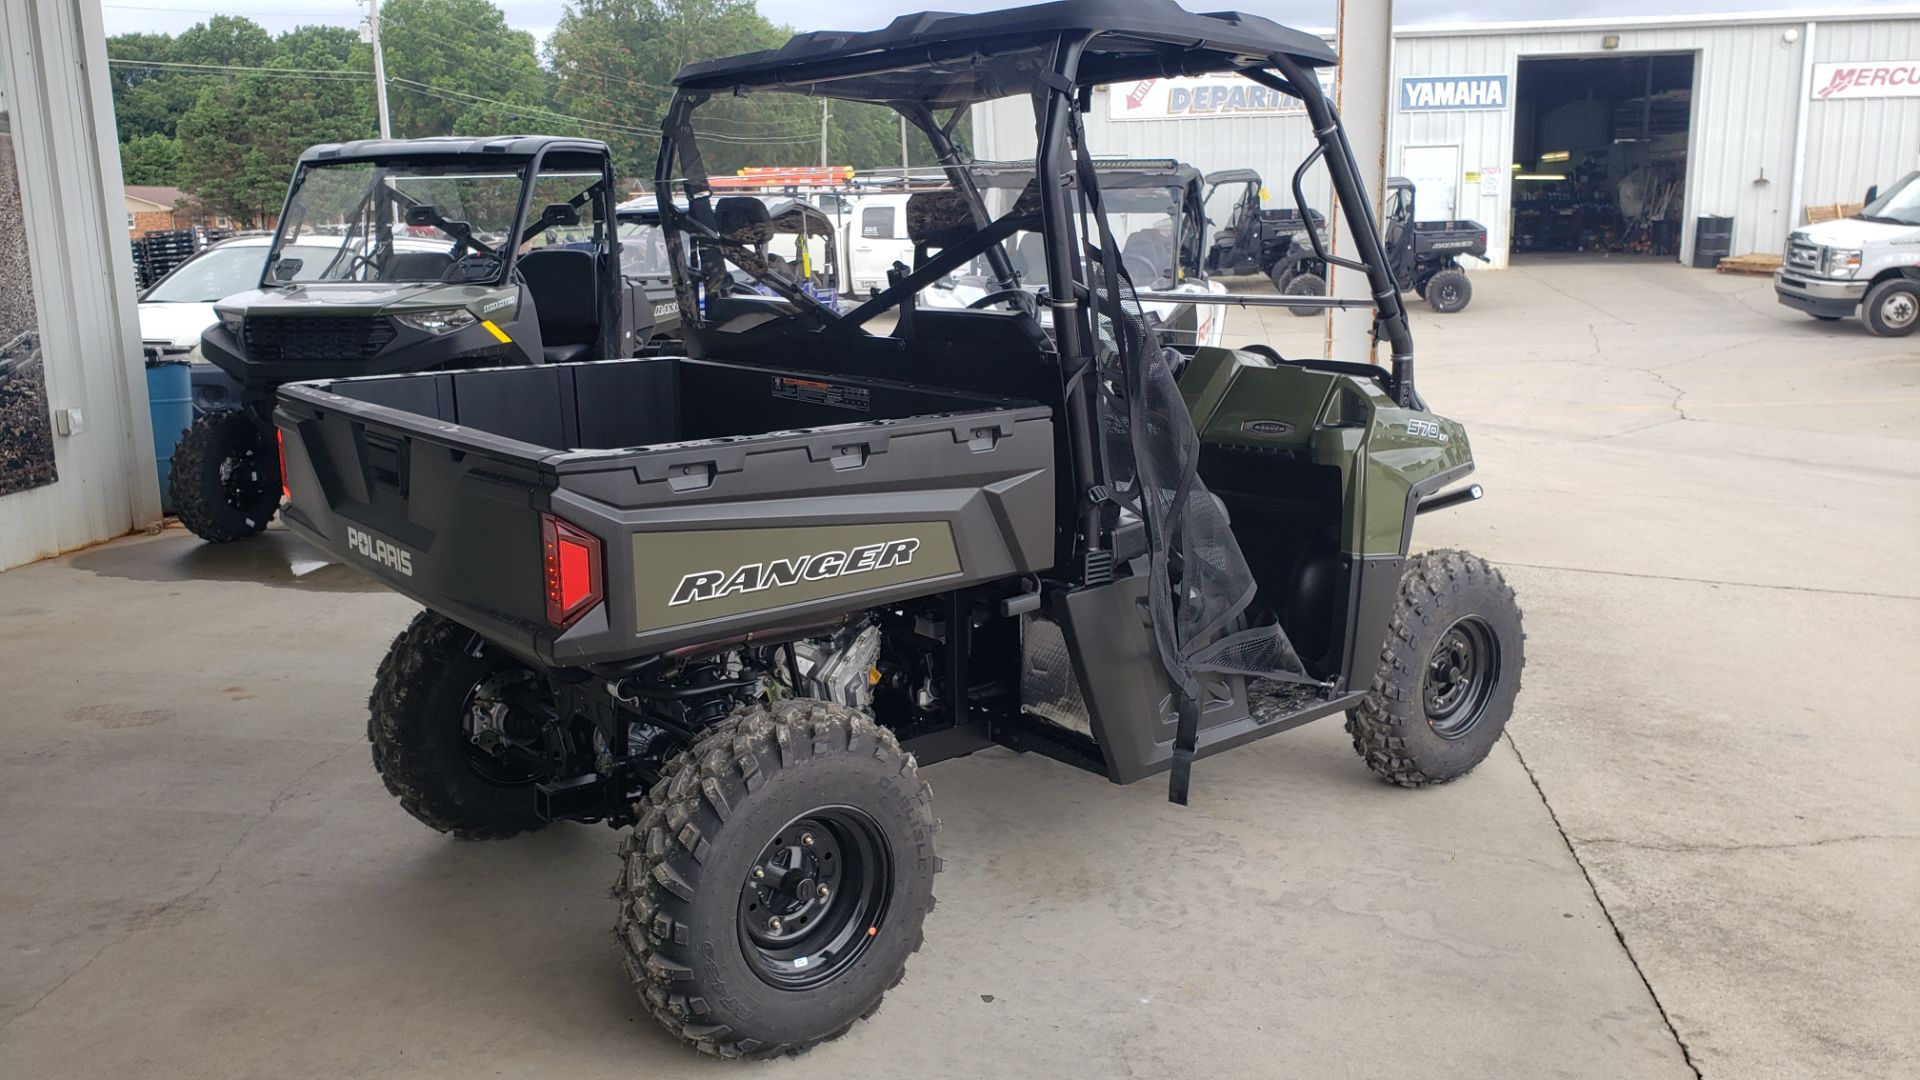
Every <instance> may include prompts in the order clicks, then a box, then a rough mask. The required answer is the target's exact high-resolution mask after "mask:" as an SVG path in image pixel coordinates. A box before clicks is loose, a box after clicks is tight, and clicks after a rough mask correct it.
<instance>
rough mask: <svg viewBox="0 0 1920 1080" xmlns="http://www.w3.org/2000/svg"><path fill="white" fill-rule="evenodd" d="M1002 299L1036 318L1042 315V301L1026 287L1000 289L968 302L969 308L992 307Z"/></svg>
mask: <svg viewBox="0 0 1920 1080" xmlns="http://www.w3.org/2000/svg"><path fill="white" fill-rule="evenodd" d="M1001 301H1010V302H1012V304H1013V306H1014V307H1017V308H1019V309H1020V310H1022V311H1024V312H1026V313H1027V314H1029V315H1032V316H1034V317H1035V318H1038V317H1039V315H1040V301H1039V300H1038V299H1036V298H1035V297H1034V295H1033V294H1032V293H1030V292H1028V291H1027V290H1025V289H1000V290H997V291H995V292H990V293H988V294H987V295H985V296H983V297H981V298H980V299H978V300H975V301H974V302H973V303H971V304H968V305H967V310H968V311H978V310H980V309H982V308H988V307H992V306H993V305H995V304H998V303H1000V302H1001Z"/></svg>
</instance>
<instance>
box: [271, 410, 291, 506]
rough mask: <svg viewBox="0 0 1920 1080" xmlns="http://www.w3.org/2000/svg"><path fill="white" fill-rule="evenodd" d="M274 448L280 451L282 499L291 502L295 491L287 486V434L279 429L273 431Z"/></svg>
mask: <svg viewBox="0 0 1920 1080" xmlns="http://www.w3.org/2000/svg"><path fill="white" fill-rule="evenodd" d="M273 446H274V449H276V450H278V451H280V497H281V498H282V499H287V500H291V499H292V498H293V489H292V488H290V487H288V486H287V433H286V432H285V431H282V430H281V429H279V428H274V429H273Z"/></svg>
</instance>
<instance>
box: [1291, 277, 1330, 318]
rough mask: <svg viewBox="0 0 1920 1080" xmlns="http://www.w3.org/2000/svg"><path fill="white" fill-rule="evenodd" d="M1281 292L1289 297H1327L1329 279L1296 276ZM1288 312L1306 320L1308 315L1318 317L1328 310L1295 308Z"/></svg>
mask: <svg viewBox="0 0 1920 1080" xmlns="http://www.w3.org/2000/svg"><path fill="white" fill-rule="evenodd" d="M1280 291H1281V292H1282V293H1285V294H1286V295H1288V296H1325V295H1327V279H1326V278H1323V277H1321V276H1320V275H1319V274H1295V275H1294V276H1293V279H1292V280H1291V281H1288V282H1287V287H1286V288H1284V289H1281V290H1280ZM1287 310H1288V311H1291V312H1293V313H1294V314H1295V315H1299V316H1301V317H1303V318H1304V317H1306V316H1308V315H1318V314H1320V313H1321V312H1323V311H1325V310H1326V309H1325V308H1318V307H1295V308H1288V309H1287Z"/></svg>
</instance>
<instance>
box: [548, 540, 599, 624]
mask: <svg viewBox="0 0 1920 1080" xmlns="http://www.w3.org/2000/svg"><path fill="white" fill-rule="evenodd" d="M540 540H541V547H542V548H543V549H544V560H543V561H544V562H545V565H546V577H547V621H548V622H550V623H552V624H553V626H554V629H556V630H565V629H566V628H567V627H569V626H572V625H573V624H574V623H576V622H579V621H580V616H582V615H585V614H586V613H587V612H588V611H591V610H592V609H593V606H594V605H595V604H598V603H599V602H600V600H601V598H602V593H601V586H600V538H599V537H597V536H593V535H592V534H590V533H585V532H582V531H580V530H579V529H576V528H574V527H573V526H571V525H569V524H567V523H566V522H564V521H561V520H560V519H559V518H557V517H554V516H553V515H552V514H541V515H540Z"/></svg>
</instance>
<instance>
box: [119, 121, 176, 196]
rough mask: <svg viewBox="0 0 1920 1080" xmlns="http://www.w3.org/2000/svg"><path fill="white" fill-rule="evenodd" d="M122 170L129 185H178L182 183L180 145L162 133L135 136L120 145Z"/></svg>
mask: <svg viewBox="0 0 1920 1080" xmlns="http://www.w3.org/2000/svg"><path fill="white" fill-rule="evenodd" d="M120 170H121V171H122V172H123V173H125V174H126V182H127V183H129V184H156V185H159V186H161V187H174V186H176V185H177V184H179V182H180V144H179V143H178V142H176V141H175V140H174V139H172V138H170V137H168V136H166V135H162V134H159V133H158V132H155V133H152V134H148V135H135V136H134V137H133V138H131V139H128V140H127V141H126V142H124V143H121V144H120Z"/></svg>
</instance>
